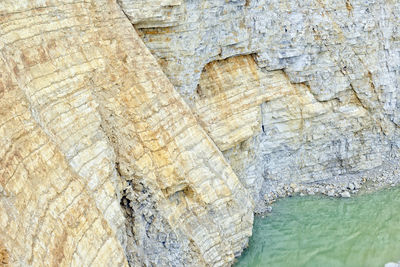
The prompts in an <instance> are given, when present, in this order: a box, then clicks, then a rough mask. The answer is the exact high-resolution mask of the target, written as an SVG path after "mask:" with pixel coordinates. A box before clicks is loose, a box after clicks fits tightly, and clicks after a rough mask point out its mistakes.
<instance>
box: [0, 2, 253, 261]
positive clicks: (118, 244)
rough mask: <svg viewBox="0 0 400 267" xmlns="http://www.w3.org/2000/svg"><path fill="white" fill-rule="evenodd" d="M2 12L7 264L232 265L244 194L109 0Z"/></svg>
mask: <svg viewBox="0 0 400 267" xmlns="http://www.w3.org/2000/svg"><path fill="white" fill-rule="evenodd" d="M0 14H1V16H0V19H1V20H0V23H1V24H0V51H1V54H0V57H1V58H0V59H1V65H0V66H1V79H0V81H1V83H0V85H1V86H0V89H1V90H0V120H1V123H0V133H1V135H0V136H1V139H0V140H1V146H0V147H1V149H0V158H1V161H0V172H1V174H0V177H1V180H0V189H1V190H0V209H1V214H2V216H1V219H0V223H1V224H0V241H1V243H2V244H4V247H5V250H4V251H6V253H7V255H8V261H9V262H10V264H11V265H16V266H25V265H33V266H43V265H45V266H49V265H50V266H59V265H61V266H64V265H73V266H89V265H94V266H120V265H127V264H128V263H129V264H131V265H132V266H139V265H147V266H150V265H178V266H188V265H193V266H199V265H214V266H220V265H226V264H228V263H231V262H232V261H233V259H234V255H237V254H238V253H240V252H241V250H242V249H243V248H244V247H245V245H246V243H247V239H248V236H250V235H251V227H252V220H253V215H252V207H253V205H252V202H251V199H250V197H249V195H248V194H247V191H246V189H245V188H243V186H242V185H241V183H240V182H239V180H238V179H237V177H236V175H235V174H234V173H233V171H232V169H231V167H230V166H229V164H228V163H227V162H226V160H225V159H224V157H223V156H222V154H221V152H220V151H219V150H218V149H217V147H216V146H215V145H214V143H213V142H212V141H211V139H210V138H209V137H208V136H207V135H206V133H205V132H204V131H203V129H202V128H201V127H200V126H199V125H198V123H197V121H196V119H195V118H194V116H193V115H192V113H191V111H190V109H189V108H188V106H187V105H186V104H185V102H184V101H183V100H182V98H181V97H180V96H179V94H178V93H176V92H175V90H174V88H173V86H172V84H171V83H170V82H169V81H168V79H167V78H166V76H165V75H164V73H163V72H162V71H161V69H160V68H159V66H158V65H157V62H156V61H155V59H154V58H153V56H152V55H151V54H150V53H149V51H148V50H147V48H146V47H145V46H144V45H143V43H142V42H141V40H140V38H139V37H138V35H137V33H136V32H135V30H134V28H133V27H132V25H131V24H130V23H129V21H128V19H127V18H126V16H125V15H124V13H123V12H122V11H121V9H120V7H119V6H118V5H117V3H115V2H114V1H106V0H104V1H95V2H82V1H18V2H15V1H3V2H2V3H0ZM2 253H3V252H2Z"/></svg>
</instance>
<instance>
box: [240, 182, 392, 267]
mask: <svg viewBox="0 0 400 267" xmlns="http://www.w3.org/2000/svg"><path fill="white" fill-rule="evenodd" d="M390 261H393V262H397V261H400V188H394V189H388V190H384V191H380V192H377V193H373V194H365V195H362V196H358V197H354V198H351V199H334V198H327V197H317V196H315V197H310V196H309V197H292V198H286V199H283V200H280V201H278V202H277V203H276V205H275V206H274V209H273V211H272V213H271V214H270V215H269V216H268V217H266V218H259V217H258V218H255V222H254V229H253V237H252V238H251V240H250V243H249V248H248V249H247V250H246V251H245V252H244V254H243V255H242V256H241V257H240V258H239V259H238V262H237V264H236V265H235V267H239V266H252V267H255V266H263V267H264V266H285V267H291V266H295V267H298V266H307V267H310V266H311V267H312V266H318V267H320V266H321V267H322V266H323V267H330V266H332V267H340V266H349V267H357V266H362V267H367V266H374V267H375V266H384V264H385V263H388V262H390Z"/></svg>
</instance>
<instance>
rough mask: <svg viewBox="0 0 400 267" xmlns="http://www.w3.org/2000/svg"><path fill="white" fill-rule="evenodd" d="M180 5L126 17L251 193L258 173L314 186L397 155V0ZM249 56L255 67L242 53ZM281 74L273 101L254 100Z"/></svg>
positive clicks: (261, 187)
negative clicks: (164, 14)
mask: <svg viewBox="0 0 400 267" xmlns="http://www.w3.org/2000/svg"><path fill="white" fill-rule="evenodd" d="M171 8H172V7H171ZM174 8H177V7H176V6H175V7H174ZM180 9H181V10H183V11H184V13H183V15H181V17H180V18H181V19H180V21H179V22H178V23H177V24H176V25H175V26H167V25H161V24H160V25H158V26H157V27H156V28H154V27H153V28H149V27H147V26H146V25H137V27H138V28H139V32H140V35H141V37H142V38H143V40H144V42H145V44H146V45H147V46H148V47H149V49H150V51H151V52H152V53H153V54H154V55H155V56H156V57H157V58H158V61H159V63H160V65H161V66H162V68H163V70H164V72H165V73H166V74H167V76H168V77H169V78H170V80H171V82H172V83H173V84H174V85H175V86H176V88H177V89H178V91H179V92H180V93H181V95H182V96H183V97H184V98H185V99H186V101H187V102H188V103H189V105H190V106H191V107H193V111H194V112H195V113H196V115H197V117H198V119H199V121H200V123H201V124H202V126H203V127H204V128H205V129H206V130H207V132H208V133H209V135H210V136H211V137H212V138H213V140H214V142H215V143H216V144H217V145H218V146H219V148H220V149H222V150H225V152H224V154H225V156H226V158H227V159H228V160H229V162H230V163H231V166H233V168H234V170H235V172H236V174H238V176H239V177H240V179H241V181H242V182H243V183H244V184H246V186H247V187H249V188H253V189H254V190H256V191H257V192H255V193H254V194H255V195H257V198H258V199H259V200H260V201H262V195H263V192H264V191H265V186H266V184H268V182H269V181H278V182H282V183H286V184H289V183H291V182H318V181H322V180H324V179H330V178H335V177H339V178H340V177H344V176H346V175H350V174H357V173H361V172H362V171H364V170H369V169H373V168H375V167H377V166H380V165H381V164H382V163H383V162H388V161H392V160H395V161H396V162H397V157H398V156H397V153H398V145H399V142H398V140H399V138H398V136H399V135H398V118H399V114H400V112H399V111H400V110H399V104H398V99H399V96H400V94H399V85H400V80H399V77H400V75H399V72H400V58H399V56H400V41H399V40H400V39H399V38H400V35H399V33H400V30H399V26H398V25H399V24H400V16H399V15H398V14H399V10H400V4H399V3H398V2H396V1H361V0H354V1H347V0H346V1H318V0H307V1H295V0H289V1H279V0H276V1H266V0H250V1H244V0H243V1H223V0H220V1H208V0H205V1H182V2H181V4H180ZM133 23H134V22H133ZM250 54H251V55H252V57H253V58H254V60H255V62H256V65H257V67H255V65H254V63H253V62H252V61H251V60H247V59H246V60H244V58H243V57H242V55H250ZM247 57H248V56H247ZM245 62H246V63H245ZM245 65H247V66H245ZM276 71H279V72H280V74H279V72H276ZM254 73H264V74H262V75H259V74H257V75H258V77H256V76H255V75H254ZM282 74H285V76H286V78H284V79H283V80H282V82H283V83H286V84H287V85H286V86H283V87H282V88H281V93H278V95H279V97H278V96H277V97H272V98H270V99H266V98H262V99H263V100H262V102H263V103H261V105H260V107H256V106H257V105H258V104H259V102H258V100H259V98H257V97H256V96H263V95H264V94H265V93H266V92H268V91H269V90H271V82H268V79H272V80H273V79H275V78H276V77H282V78H283V77H284V76H283V75H282ZM277 75H278V76H277ZM265 76H269V77H270V78H267V79H265ZM265 80H266V81H267V82H264V81H265ZM272 87H273V85H272ZM278 91H279V90H278ZM256 92H257V93H256ZM239 96H240V97H239ZM260 110H261V111H260ZM258 112H259V114H260V115H257V113H258ZM260 122H261V123H260ZM257 128H258V129H257ZM246 138H247V139H246ZM243 140H245V141H244V142H242V143H241V144H237V143H238V142H240V141H243ZM233 146H235V147H233ZM228 148H231V149H230V150H229V149H228Z"/></svg>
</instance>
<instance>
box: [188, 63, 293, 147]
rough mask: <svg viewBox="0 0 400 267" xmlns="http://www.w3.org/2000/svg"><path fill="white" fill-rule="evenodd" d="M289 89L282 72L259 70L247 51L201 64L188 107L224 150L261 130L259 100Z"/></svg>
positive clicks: (286, 91)
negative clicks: (243, 54)
mask: <svg viewBox="0 0 400 267" xmlns="http://www.w3.org/2000/svg"><path fill="white" fill-rule="evenodd" d="M290 92H291V84H290V82H289V81H288V80H287V78H286V76H285V74H284V73H283V72H280V71H275V72H262V71H261V69H260V68H259V67H258V66H257V65H256V63H255V62H254V60H253V57H252V56H250V55H249V56H238V57H232V58H228V59H226V60H218V61H213V62H211V63H209V64H207V65H206V66H205V68H204V70H203V72H202V74H201V78H200V81H199V85H198V87H197V91H196V97H195V98H194V101H193V107H192V109H193V112H194V113H195V114H196V116H197V117H198V120H199V122H200V125H202V126H203V128H204V129H205V130H206V131H207V133H208V134H209V135H210V137H211V138H212V139H213V141H214V142H215V143H216V144H217V146H218V147H219V149H220V150H221V151H225V150H227V149H229V148H232V147H233V146H235V145H237V144H238V143H240V142H243V141H245V140H247V139H248V138H250V137H251V136H253V135H256V134H258V133H259V132H260V131H261V120H262V118H261V104H262V103H263V102H265V101H269V100H271V99H273V98H278V97H282V96H284V95H285V94H289V93H290Z"/></svg>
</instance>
